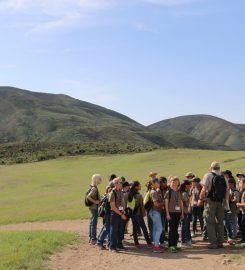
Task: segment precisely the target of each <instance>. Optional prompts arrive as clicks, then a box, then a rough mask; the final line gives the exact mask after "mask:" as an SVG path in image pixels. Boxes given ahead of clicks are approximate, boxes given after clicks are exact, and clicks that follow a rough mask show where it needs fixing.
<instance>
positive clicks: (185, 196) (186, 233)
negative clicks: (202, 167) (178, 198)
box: [180, 180, 192, 247]
mask: <svg viewBox="0 0 245 270" xmlns="http://www.w3.org/2000/svg"><path fill="white" fill-rule="evenodd" d="M190 189H191V182H190V181H189V180H185V181H184V182H183V183H182V184H181V185H180V192H181V195H182V201H183V212H184V218H183V220H182V221H181V247H186V246H191V245H192V242H191V232H190V220H189V213H190Z"/></svg>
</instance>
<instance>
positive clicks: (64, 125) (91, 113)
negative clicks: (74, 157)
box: [0, 87, 170, 146]
mask: <svg viewBox="0 0 245 270" xmlns="http://www.w3.org/2000/svg"><path fill="white" fill-rule="evenodd" d="M0 115H1V118H0V144H4V143H27V142H28V143H43V142H45V143H56V144H60V143H87V142H107V143H108V142H116V143H120V142H123V143H131V144H146V145H149V144H150V145H154V144H157V145H161V146H169V145H170V144H169V143H167V142H166V141H164V140H163V139H162V138H160V137H158V136H156V135H154V133H153V132H152V131H151V130H150V129H148V128H147V127H144V126H143V125H141V124H139V123H137V122H135V121H133V120H132V119H130V118H128V117H126V116H124V115H122V114H119V113H117V112H115V111H112V110H108V109H106V108H103V107H100V106H97V105H94V104H91V103H88V102H83V101H80V100H77V99H73V98H71V97H69V96H65V95H54V94H44V93H36V92H31V91H26V90H21V89H17V88H12V87H0Z"/></svg>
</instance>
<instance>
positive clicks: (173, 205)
mask: <svg viewBox="0 0 245 270" xmlns="http://www.w3.org/2000/svg"><path fill="white" fill-rule="evenodd" d="M170 181H171V182H170V190H169V191H168V192H167V193H166V197H165V208H166V215H167V220H168V221H169V234H168V245H169V250H170V251H171V252H173V253H174V252H177V243H178V239H179V234H178V228H179V224H180V220H181V219H183V217H184V213H183V202H182V196H181V193H180V191H179V185H180V180H179V178H178V177H177V176H174V177H172V178H171V180H170Z"/></svg>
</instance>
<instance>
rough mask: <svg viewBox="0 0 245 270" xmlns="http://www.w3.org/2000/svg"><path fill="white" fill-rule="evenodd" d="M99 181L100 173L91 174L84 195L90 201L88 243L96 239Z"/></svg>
mask: <svg viewBox="0 0 245 270" xmlns="http://www.w3.org/2000/svg"><path fill="white" fill-rule="evenodd" d="M101 181H102V177H101V175H99V174H94V175H93V176H92V181H91V186H90V190H89V192H88V195H87V197H86V199H87V200H88V201H89V202H90V207H89V211H90V223H89V243H90V244H92V245H95V244H96V241H97V237H96V232H97V222H98V207H99V204H100V194H99V190H98V187H97V186H98V185H99V184H100V183H101Z"/></svg>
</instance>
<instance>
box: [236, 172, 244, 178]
mask: <svg viewBox="0 0 245 270" xmlns="http://www.w3.org/2000/svg"><path fill="white" fill-rule="evenodd" d="M240 176H241V177H245V174H244V173H238V174H237V175H236V177H240Z"/></svg>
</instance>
